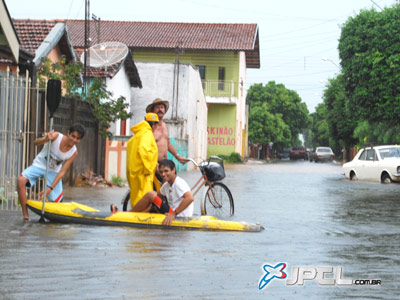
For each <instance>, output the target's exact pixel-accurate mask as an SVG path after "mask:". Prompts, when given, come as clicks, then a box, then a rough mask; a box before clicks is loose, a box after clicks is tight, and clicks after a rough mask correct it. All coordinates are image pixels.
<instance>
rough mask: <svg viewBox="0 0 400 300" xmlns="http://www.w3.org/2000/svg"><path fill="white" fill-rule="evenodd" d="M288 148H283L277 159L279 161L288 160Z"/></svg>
mask: <svg viewBox="0 0 400 300" xmlns="http://www.w3.org/2000/svg"><path fill="white" fill-rule="evenodd" d="M289 152H290V149H289V148H284V149H283V150H282V151H281V152H280V153H279V158H280V159H289Z"/></svg>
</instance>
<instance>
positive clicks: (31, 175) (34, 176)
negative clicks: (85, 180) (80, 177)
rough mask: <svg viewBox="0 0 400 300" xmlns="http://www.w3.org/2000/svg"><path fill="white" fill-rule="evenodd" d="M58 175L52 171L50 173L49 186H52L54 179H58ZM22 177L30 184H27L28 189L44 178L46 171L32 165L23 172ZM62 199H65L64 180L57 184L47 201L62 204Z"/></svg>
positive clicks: (48, 175)
mask: <svg viewBox="0 0 400 300" xmlns="http://www.w3.org/2000/svg"><path fill="white" fill-rule="evenodd" d="M57 174H58V173H56V172H50V171H49V172H48V174H47V186H51V184H52V183H53V181H54V179H56V176H57ZM21 176H23V177H25V178H26V179H28V182H27V183H26V186H27V187H33V186H34V185H35V184H36V181H37V180H38V179H39V178H44V177H45V176H46V170H45V169H42V168H39V167H36V166H33V165H32V166H29V167H28V168H26V169H25V170H24V171H23V172H22V174H21ZM62 199H63V186H62V180H60V181H59V182H58V183H57V185H56V186H55V187H54V188H53V190H52V191H51V193H50V194H49V195H48V196H47V200H48V201H53V202H61V201H62Z"/></svg>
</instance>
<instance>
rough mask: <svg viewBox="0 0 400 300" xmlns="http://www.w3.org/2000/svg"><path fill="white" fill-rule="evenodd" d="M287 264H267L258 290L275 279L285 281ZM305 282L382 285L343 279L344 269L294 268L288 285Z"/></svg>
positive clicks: (363, 280)
mask: <svg viewBox="0 0 400 300" xmlns="http://www.w3.org/2000/svg"><path fill="white" fill-rule="evenodd" d="M286 266H287V264H286V263H278V264H276V265H275V266H273V265H269V264H265V265H264V266H263V267H262V269H263V271H264V274H263V276H262V277H261V279H260V281H259V283H258V289H259V290H262V289H263V288H265V287H266V286H267V285H268V284H269V283H270V282H271V281H272V280H273V279H285V278H287V274H286V271H285V268H286ZM305 280H316V281H317V283H318V284H320V285H338V286H351V285H380V284H381V280H380V279H356V280H353V279H351V278H343V269H342V267H336V268H333V267H293V268H292V271H291V278H287V279H286V285H304V281H305Z"/></svg>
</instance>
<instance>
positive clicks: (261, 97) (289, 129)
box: [246, 81, 309, 149]
mask: <svg viewBox="0 0 400 300" xmlns="http://www.w3.org/2000/svg"><path fill="white" fill-rule="evenodd" d="M246 101H247V103H248V104H249V111H250V112H249V139H250V141H252V142H259V143H269V142H273V143H274V147H275V148H276V149H280V148H283V147H285V146H289V145H295V144H298V143H300V141H299V138H298V136H299V134H300V133H302V131H303V129H304V128H306V127H307V126H308V124H309V118H308V109H307V105H306V104H305V103H303V102H301V98H300V97H299V95H298V94H297V93H296V92H295V91H292V90H288V89H286V87H285V86H284V85H283V84H276V83H275V82H274V81H271V82H269V83H268V84H266V85H265V86H263V85H262V84H261V83H260V84H255V85H252V86H251V87H250V89H249V91H248V93H247V98H246Z"/></svg>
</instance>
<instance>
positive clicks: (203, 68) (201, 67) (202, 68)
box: [196, 65, 206, 90]
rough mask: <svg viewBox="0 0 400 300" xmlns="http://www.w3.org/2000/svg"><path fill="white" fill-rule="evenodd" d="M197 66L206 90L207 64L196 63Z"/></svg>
mask: <svg viewBox="0 0 400 300" xmlns="http://www.w3.org/2000/svg"><path fill="white" fill-rule="evenodd" d="M196 67H197V68H198V69H199V74H200V79H201V84H202V85H203V90H204V89H205V87H206V66H204V65H196Z"/></svg>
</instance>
